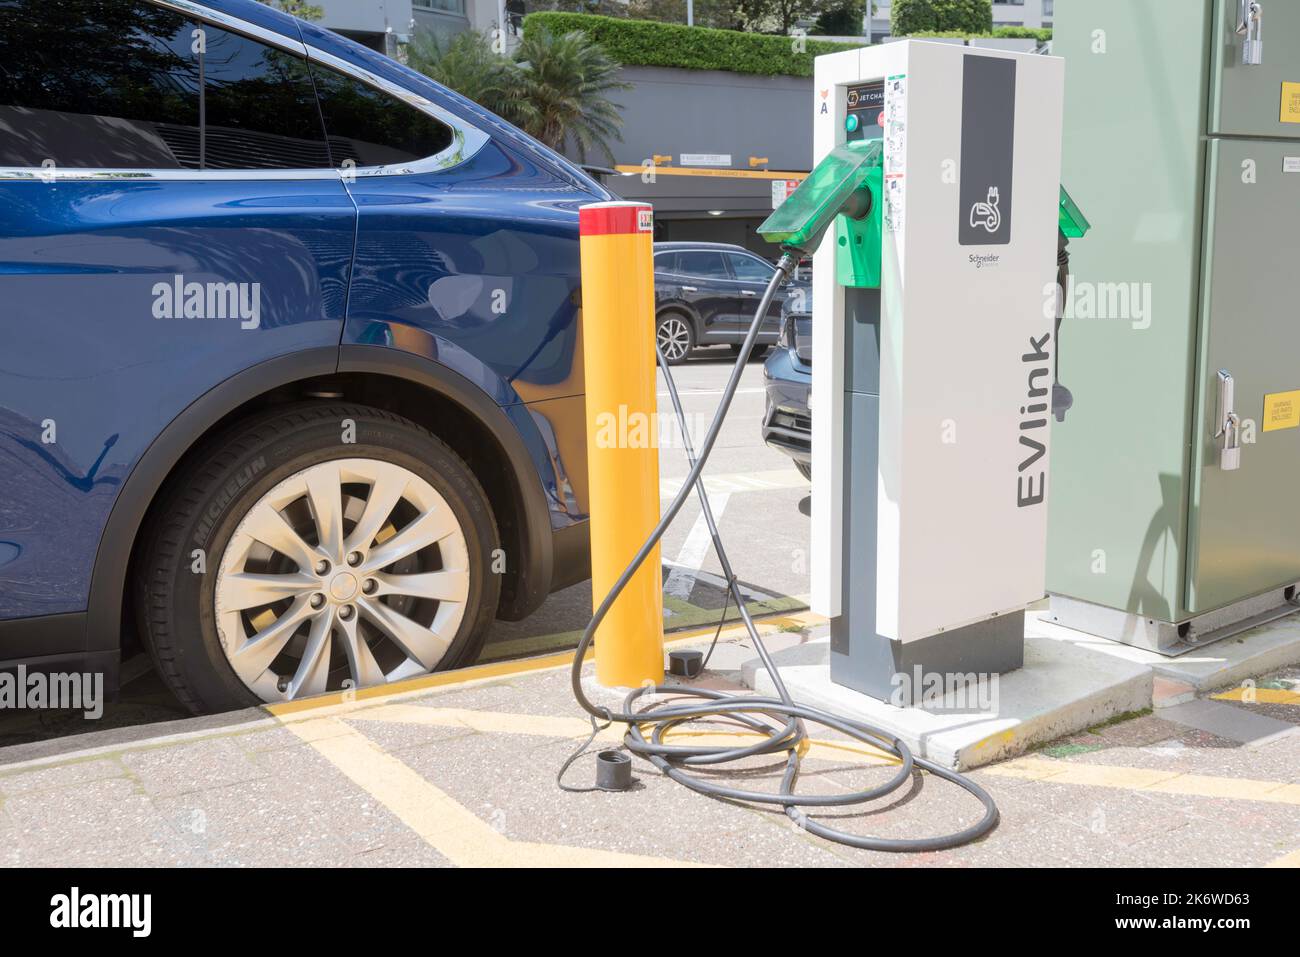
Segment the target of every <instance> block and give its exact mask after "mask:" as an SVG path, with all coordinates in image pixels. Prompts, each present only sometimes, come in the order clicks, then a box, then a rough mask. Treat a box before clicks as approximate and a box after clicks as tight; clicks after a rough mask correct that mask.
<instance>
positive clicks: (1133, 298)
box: [1043, 276, 1152, 329]
mask: <svg viewBox="0 0 1300 957" xmlns="http://www.w3.org/2000/svg"><path fill="white" fill-rule="evenodd" d="M1151 300H1152V293H1151V283H1149V282H1086V281H1082V280H1078V279H1076V278H1075V277H1074V276H1070V278H1069V281H1068V282H1067V283H1066V287H1065V288H1064V289H1062V288H1061V287H1060V285H1059V284H1057V283H1054V282H1050V283H1048V284H1047V285H1046V286H1044V287H1043V318H1044V319H1054V318H1055V317H1056V316H1058V315H1059V316H1061V317H1063V318H1065V319H1118V320H1120V321H1123V322H1128V323H1129V324H1131V325H1132V327H1133V328H1134V329H1149V328H1150V327H1151V311H1152V301H1151Z"/></svg>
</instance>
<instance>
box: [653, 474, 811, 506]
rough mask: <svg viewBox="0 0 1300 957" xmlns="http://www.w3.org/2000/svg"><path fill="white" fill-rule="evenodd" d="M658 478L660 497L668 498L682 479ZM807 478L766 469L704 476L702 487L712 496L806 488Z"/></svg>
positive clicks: (675, 492)
mask: <svg viewBox="0 0 1300 957" xmlns="http://www.w3.org/2000/svg"><path fill="white" fill-rule="evenodd" d="M685 477H686V476H684V475H683V476H679V477H676V478H664V479H660V480H659V496H660V498H665V499H670V498H672V497H673V496H674V495H676V494H677V491H678V490H679V489H680V488H681V487H682V479H684V478H685ZM808 487H809V486H808V480H807V479H806V478H804V477H803V476H802V475H800V474H799V472H798V471H797V470H795V469H767V470H765V471H761V472H734V473H732V474H730V475H706V476H704V489H705V491H706V492H708V493H709V496H710V501H712V496H714V495H720V494H722V493H736V492H770V491H773V490H775V489H783V488H808Z"/></svg>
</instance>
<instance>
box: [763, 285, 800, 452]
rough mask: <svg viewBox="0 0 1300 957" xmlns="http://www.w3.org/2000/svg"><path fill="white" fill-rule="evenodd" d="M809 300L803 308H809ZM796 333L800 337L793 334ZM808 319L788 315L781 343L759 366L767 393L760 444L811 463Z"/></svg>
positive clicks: (784, 319) (796, 314)
mask: <svg viewBox="0 0 1300 957" xmlns="http://www.w3.org/2000/svg"><path fill="white" fill-rule="evenodd" d="M811 305H812V303H811V297H810V298H809V301H808V303H807V308H811ZM796 330H798V331H799V333H800V334H797V335H796ZM811 332H812V316H811V315H807V314H803V313H793V314H792V313H790V312H789V311H788V310H787V311H786V313H785V317H784V318H783V320H782V331H781V340H780V341H779V342H778V343H777V347H776V348H775V349H773V350H772V354H771V355H770V356H768V357H767V361H766V362H764V363H763V386H764V390H765V392H766V394H767V398H766V404H765V409H764V414H763V425H762V433H763V441H764V442H766V443H767V444H768V445H769V446H771V447H772V448H774V449H776V450H777V451H778V452H782V453H783V454H785V455H788V456H790V458H791V459H793V460H794V461H796V462H801V463H804V464H806V465H810V464H811V463H812V412H811V408H810V405H809V398H810V396H811V393H812V361H811V360H812V342H811Z"/></svg>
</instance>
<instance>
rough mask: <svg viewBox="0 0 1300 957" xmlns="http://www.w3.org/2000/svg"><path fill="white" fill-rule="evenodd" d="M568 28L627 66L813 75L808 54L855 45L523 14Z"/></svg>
mask: <svg viewBox="0 0 1300 957" xmlns="http://www.w3.org/2000/svg"><path fill="white" fill-rule="evenodd" d="M538 29H543V30H548V31H550V32H551V33H569V32H571V31H573V30H581V31H583V32H584V33H586V34H587V35H588V36H589V37H591V38H592V39H593V40H595V41H596V42H597V43H599V44H600V45H601V46H602V47H604V49H605V52H606V53H608V54H609V55H610V56H611V57H612V58H613V59H615V60H617V61H618V62H619V63H622V64H624V65H626V66H667V67H679V68H681V69H685V70H730V71H731V72H732V73H758V74H762V75H765V76H812V72H813V57H816V56H820V55H821V54H823V53H835V52H836V51H839V50H856V49H858V47H857V46H854V45H850V44H845V43H827V42H826V41H825V40H814V39H812V38H808V39H807V40H805V41H804V52H803V53H795V52H794V43H793V38H791V37H781V36H771V35H768V34H763V33H741V32H740V31H737V30H713V29H710V28H708V27H688V26H684V25H683V24H680V23H655V22H653V21H650V20H624V19H621V18H615V17H600V16H595V15H592V14H587V13H558V12H555V11H539V12H537V13H530V14H529V15H528V16H526V17H525V18H524V35H525V36H526V35H527V34H528V31H530V30H538Z"/></svg>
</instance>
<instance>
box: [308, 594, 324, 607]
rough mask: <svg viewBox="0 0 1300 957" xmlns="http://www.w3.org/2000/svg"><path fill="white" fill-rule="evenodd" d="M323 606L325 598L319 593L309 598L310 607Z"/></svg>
mask: <svg viewBox="0 0 1300 957" xmlns="http://www.w3.org/2000/svg"><path fill="white" fill-rule="evenodd" d="M323 604H325V596H324V595H322V594H321V593H320V592H317V593H316V594H314V595H312V596H311V606H312V607H313V608H319V607H320V606H321V605H323Z"/></svg>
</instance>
